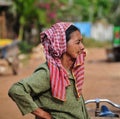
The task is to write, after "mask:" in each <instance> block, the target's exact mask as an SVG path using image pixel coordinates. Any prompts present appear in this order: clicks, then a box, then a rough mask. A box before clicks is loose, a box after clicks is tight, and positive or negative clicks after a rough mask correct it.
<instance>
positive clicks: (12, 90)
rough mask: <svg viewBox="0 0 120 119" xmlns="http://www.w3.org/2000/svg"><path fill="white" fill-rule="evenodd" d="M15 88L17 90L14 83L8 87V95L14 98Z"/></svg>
mask: <svg viewBox="0 0 120 119" xmlns="http://www.w3.org/2000/svg"><path fill="white" fill-rule="evenodd" d="M17 90H18V86H16V85H15V84H14V85H12V86H11V87H10V89H9V90H8V95H9V96H10V97H11V98H12V99H14V97H15V95H16V94H17Z"/></svg>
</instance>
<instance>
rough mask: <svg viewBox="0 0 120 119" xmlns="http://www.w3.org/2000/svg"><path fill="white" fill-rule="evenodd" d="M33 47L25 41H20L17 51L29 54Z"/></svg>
mask: <svg viewBox="0 0 120 119" xmlns="http://www.w3.org/2000/svg"><path fill="white" fill-rule="evenodd" d="M32 48H33V45H30V44H28V43H27V42H26V41H21V42H20V43H19V49H20V52H21V53H25V54H26V53H30V52H31V51H32Z"/></svg>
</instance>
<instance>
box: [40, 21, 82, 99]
mask: <svg viewBox="0 0 120 119" xmlns="http://www.w3.org/2000/svg"><path fill="white" fill-rule="evenodd" d="M70 25H72V23H69V22H59V23H56V24H54V25H53V26H52V27H51V28H49V29H47V30H45V31H43V32H42V33H41V34H40V37H41V42H42V44H43V46H44V49H45V54H46V61H47V63H48V68H49V70H50V83H51V89H52V95H53V97H55V98H57V99H59V100H62V101H65V98H66V87H67V86H69V85H70V81H69V79H68V74H67V72H66V70H65V69H64V67H63V66H62V64H61V60H60V58H61V56H62V54H63V53H64V52H66V35H65V31H66V30H67V28H68V27H69V26H70ZM83 64H84V54H81V55H80V56H79V57H78V58H77V59H76V62H75V64H74V67H73V72H72V73H73V75H74V78H75V85H76V86H75V87H76V91H77V94H78V97H79V96H80V93H81V89H82V84H83V79H84V65H83Z"/></svg>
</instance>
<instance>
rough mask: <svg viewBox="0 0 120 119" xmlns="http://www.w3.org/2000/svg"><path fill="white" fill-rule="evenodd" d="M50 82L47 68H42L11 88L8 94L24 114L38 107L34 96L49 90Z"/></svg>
mask: <svg viewBox="0 0 120 119" xmlns="http://www.w3.org/2000/svg"><path fill="white" fill-rule="evenodd" d="M49 88H50V83H49V79H48V72H47V70H46V69H43V68H42V69H40V70H38V71H37V72H35V73H33V74H32V75H31V76H29V77H28V78H25V79H23V80H21V81H19V82H17V83H15V84H13V86H12V87H11V88H10V89H9V92H8V95H9V96H10V97H11V98H12V99H13V100H14V101H15V102H16V104H17V106H18V107H19V109H20V111H21V112H22V114H23V115H25V114H27V113H31V112H33V111H35V110H36V109H38V108H39V107H38V105H37V104H36V103H35V102H34V100H33V97H34V96H36V95H38V94H40V93H42V92H44V91H46V90H48V89H49Z"/></svg>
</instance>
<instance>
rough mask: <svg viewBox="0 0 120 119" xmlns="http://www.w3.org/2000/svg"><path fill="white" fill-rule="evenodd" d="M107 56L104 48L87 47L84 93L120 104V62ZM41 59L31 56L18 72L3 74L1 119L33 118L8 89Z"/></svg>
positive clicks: (88, 96) (0, 90) (87, 97)
mask: <svg viewBox="0 0 120 119" xmlns="http://www.w3.org/2000/svg"><path fill="white" fill-rule="evenodd" d="M106 58H107V57H106V53H105V49H99V48H92V49H87V57H86V62H85V69H86V70H85V82H84V86H83V95H84V98H85V100H88V99H94V98H107V99H109V100H112V101H113V102H116V103H118V104H120V92H119V91H120V86H119V85H120V62H106ZM41 61H43V60H41V58H40V57H37V58H32V59H31V60H30V61H29V65H25V66H23V67H21V68H20V71H19V74H18V75H17V76H15V75H12V73H11V72H9V73H8V74H4V75H0V119H34V116H33V115H32V114H27V115H26V116H22V115H21V113H20V112H19V110H18V108H17V106H16V104H15V103H14V102H13V101H12V100H11V99H10V98H9V97H8V94H7V93H8V89H9V88H10V87H11V85H12V84H13V83H15V82H17V81H18V80H21V79H22V78H24V77H27V76H28V75H30V74H31V73H32V72H33V71H34V69H35V68H36V67H37V65H38V64H40V63H41ZM114 110H116V108H114ZM118 114H120V110H118Z"/></svg>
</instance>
